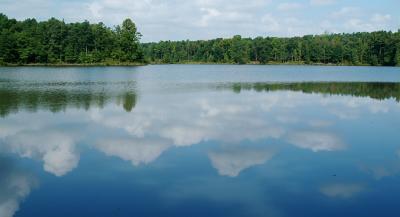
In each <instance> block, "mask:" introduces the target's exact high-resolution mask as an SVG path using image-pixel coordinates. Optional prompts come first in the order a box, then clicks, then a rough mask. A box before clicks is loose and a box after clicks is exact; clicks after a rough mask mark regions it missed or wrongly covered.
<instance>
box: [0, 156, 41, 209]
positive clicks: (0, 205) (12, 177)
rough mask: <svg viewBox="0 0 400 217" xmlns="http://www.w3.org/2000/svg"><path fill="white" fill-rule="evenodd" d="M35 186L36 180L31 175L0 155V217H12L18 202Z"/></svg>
mask: <svg viewBox="0 0 400 217" xmlns="http://www.w3.org/2000/svg"><path fill="white" fill-rule="evenodd" d="M35 186H36V180H35V178H33V176H32V175H31V174H29V173H28V172H26V171H24V170H22V169H21V168H18V166H16V165H15V162H13V160H11V159H10V158H8V157H4V156H1V155H0V216H2V217H12V216H14V213H15V212H16V211H17V210H18V209H19V204H20V202H21V201H22V200H24V199H25V198H26V197H27V196H28V195H29V193H30V192H31V190H32V188H33V187H35Z"/></svg>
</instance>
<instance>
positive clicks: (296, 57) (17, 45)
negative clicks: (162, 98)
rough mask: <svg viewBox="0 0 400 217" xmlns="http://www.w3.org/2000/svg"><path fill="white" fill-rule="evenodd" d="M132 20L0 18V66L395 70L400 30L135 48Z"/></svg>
mask: <svg viewBox="0 0 400 217" xmlns="http://www.w3.org/2000/svg"><path fill="white" fill-rule="evenodd" d="M140 38H141V34H140V33H139V32H138V31H137V28H136V25H135V23H134V22H132V20H130V19H127V20H125V21H124V22H123V23H122V25H121V26H116V27H115V28H109V27H107V26H105V25H104V24H103V23H97V24H90V23H89V22H87V21H85V22H81V23H69V24H67V23H65V22H64V21H61V20H57V19H55V18H52V19H50V20H48V21H44V22H37V21H36V20H35V19H27V20H24V21H17V20H15V19H9V18H7V16H5V15H3V14H0V64H2V63H3V64H5V63H11V64H29V63H56V64H57V63H132V62H143V61H147V62H151V63H190V62H201V63H238V64H245V63H261V64H267V63H299V64H302V63H304V64H342V65H384V66H394V65H400V31H398V32H386V31H379V32H372V33H353V34H324V35H306V36H303V37H292V38H278V37H257V38H254V39H251V38H242V37H241V36H234V37H233V38H229V39H222V38H218V39H214V40H208V41H204V40H202V41H188V40H186V41H160V42H158V43H144V44H140V42H139V40H140Z"/></svg>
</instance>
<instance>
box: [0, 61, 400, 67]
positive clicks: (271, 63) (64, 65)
mask: <svg viewBox="0 0 400 217" xmlns="http://www.w3.org/2000/svg"><path fill="white" fill-rule="evenodd" d="M146 65H266V66H268V65H302V66H371V67H383V66H381V65H377V66H372V65H367V64H333V63H305V62H268V63H259V62H249V63H244V64H237V63H216V62H191V61H188V62H177V63H163V62H146V63H139V62H137V63H135V62H133V63H129V62H128V63H29V64H22V63H20V64H17V63H3V64H0V67H101V66H104V67H107V66H121V67H123V66H146ZM390 67H399V66H390Z"/></svg>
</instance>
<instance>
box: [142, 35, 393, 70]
mask: <svg viewBox="0 0 400 217" xmlns="http://www.w3.org/2000/svg"><path fill="white" fill-rule="evenodd" d="M142 46H143V50H144V55H145V58H146V59H147V60H148V61H149V62H154V63H238V64H283V63H293V64H335V65H373V66H395V65H400V31H398V32H396V33H393V32H387V31H379V32H372V33H366V32H363V33H353V34H324V35H306V36H303V37H292V38H278V37H257V38H254V39H251V38H242V37H241V36H239V35H237V36H234V37H233V38H230V39H222V38H219V39H214V40H207V41H176V42H174V41H161V42H159V43H145V44H143V45H142Z"/></svg>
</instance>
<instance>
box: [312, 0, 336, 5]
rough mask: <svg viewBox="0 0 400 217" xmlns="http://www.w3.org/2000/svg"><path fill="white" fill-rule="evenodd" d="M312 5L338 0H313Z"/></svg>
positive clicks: (331, 2)
mask: <svg viewBox="0 0 400 217" xmlns="http://www.w3.org/2000/svg"><path fill="white" fill-rule="evenodd" d="M310 3H311V4H312V5H331V4H334V3H336V0H311V1H310Z"/></svg>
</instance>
